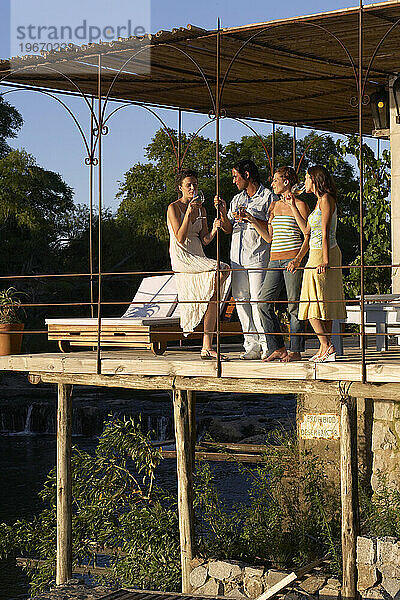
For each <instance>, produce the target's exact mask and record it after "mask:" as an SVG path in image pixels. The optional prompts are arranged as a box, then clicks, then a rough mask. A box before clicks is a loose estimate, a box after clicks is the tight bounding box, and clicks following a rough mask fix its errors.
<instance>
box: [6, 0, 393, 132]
mask: <svg viewBox="0 0 400 600" xmlns="http://www.w3.org/2000/svg"><path fill="white" fill-rule="evenodd" d="M399 19H400V1H399V0H390V1H388V2H382V3H378V4H372V5H368V6H365V8H364V12H363V29H362V31H363V75H364V76H366V75H367V67H368V64H369V62H370V60H371V58H372V56H373V55H374V53H375V54H376V57H375V60H374V61H373V64H372V65H371V68H370V71H369V74H368V76H366V80H365V95H369V94H371V93H373V92H374V91H376V90H377V89H378V87H379V86H380V85H386V86H387V83H388V78H389V77H390V76H391V75H395V74H397V72H399V71H400V50H399V48H400V26H397V21H398V20H399ZM358 27H359V11H358V8H357V7H356V8H350V9H345V10H340V11H334V12H329V13H321V14H317V15H310V16H305V17H298V18H291V19H283V20H279V21H271V22H265V23H256V24H252V25H245V26H242V27H236V28H226V29H224V28H222V29H221V63H220V64H221V80H220V83H222V81H223V79H224V77H225V75H226V79H225V83H224V89H223V93H222V96H221V111H222V114H223V116H226V117H227V118H229V117H230V118H240V119H243V118H254V119H262V120H263V119H266V120H273V121H275V122H278V123H288V124H296V125H299V126H301V125H303V126H310V127H314V128H317V129H323V130H327V131H333V132H338V133H352V132H357V131H358V110H357V106H356V104H357V102H356V98H357V93H358V92H357V85H356V80H355V71H357V69H358V59H359V57H358V48H359V36H358V30H359V29H358ZM391 28H393V29H392V31H391V32H390V33H388V32H389V30H390V29H391ZM385 36H386V38H385ZM383 38H385V39H384V41H383V42H382V40H383ZM216 40H217V32H216V30H213V31H206V30H204V29H200V28H198V27H195V26H193V25H188V26H186V27H180V28H177V29H173V30H172V31H159V32H158V33H156V34H154V35H147V36H144V37H141V38H137V37H131V38H127V39H120V40H118V41H115V42H107V43H101V44H91V45H88V46H82V47H78V46H74V47H72V48H69V49H67V50H62V51H53V52H49V53H45V54H43V56H35V57H32V56H26V57H17V58H14V59H13V60H12V62H10V61H2V62H0V78H1V79H2V80H3V83H6V82H9V83H13V84H16V85H21V84H23V85H29V86H34V87H35V88H42V89H44V90H50V89H51V90H58V91H64V92H65V91H68V92H71V93H78V92H79V91H81V92H82V93H84V94H86V95H87V96H88V97H89V96H91V95H97V93H98V65H99V55H101V65H102V68H101V92H102V95H103V97H106V96H107V95H109V97H110V98H112V99H115V100H118V101H128V102H140V103H146V104H148V105H158V106H165V107H171V108H181V109H184V110H193V111H196V112H201V113H205V114H207V115H208V114H210V115H211V116H212V114H213V113H214V112H215V106H214V104H215V87H216ZM137 53H138V54H137ZM135 54H137V55H136V57H135V58H132V57H133V56H134V55H135ZM147 59H149V60H150V70H149V72H148V73H139V72H138V71H140V69H142V68H143V65H144V63H145V61H146V60H147ZM232 61H233V62H232ZM228 70H229V73H227V71H228ZM116 76H117V77H116ZM114 80H115V81H114ZM113 81H114V83H113V85H112V88H111V89H110V86H111V83H112V82H113ZM212 96H214V98H212ZM367 102H368V98H366V103H367ZM363 122H364V131H365V133H367V134H370V133H371V131H372V129H373V123H372V119H371V116H370V107H369V106H368V105H367V104H366V105H365V106H364V107H363Z"/></svg>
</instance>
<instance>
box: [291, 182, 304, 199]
mask: <svg viewBox="0 0 400 600" xmlns="http://www.w3.org/2000/svg"><path fill="white" fill-rule="evenodd" d="M290 191H291V192H292V194H294V195H295V196H300V195H301V194H304V192H305V191H306V184H305V183H295V184H294V185H292V188H291V190H290Z"/></svg>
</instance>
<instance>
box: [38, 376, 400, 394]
mask: <svg viewBox="0 0 400 600" xmlns="http://www.w3.org/2000/svg"><path fill="white" fill-rule="evenodd" d="M30 374H31V375H37V376H40V379H41V381H42V382H43V383H63V384H72V385H95V386H102V387H119V388H128V389H139V390H171V389H176V390H193V391H199V392H235V393H237V394H304V393H307V394H323V395H324V396H338V395H339V396H340V393H341V389H342V387H343V383H342V382H341V381H340V380H337V381H320V380H315V379H308V380H301V379H297V380H290V379H239V378H234V377H220V378H216V377H183V376H175V377H174V376H172V375H162V376H160V375H96V374H92V373H82V374H76V373H48V372H41V371H36V370H35V371H31V372H30ZM338 377H339V374H338ZM35 380H36V381H37V379H35ZM346 388H347V391H348V392H349V393H351V394H352V395H353V396H354V397H356V398H372V399H373V400H395V401H399V400H400V384H399V383H361V382H358V381H353V382H351V381H350V382H348V381H347V382H346Z"/></svg>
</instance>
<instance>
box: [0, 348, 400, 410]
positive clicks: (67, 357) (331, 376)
mask: <svg viewBox="0 0 400 600" xmlns="http://www.w3.org/2000/svg"><path fill="white" fill-rule="evenodd" d="M223 351H224V352H225V353H226V354H227V355H228V357H229V359H230V360H229V361H227V362H223V363H222V371H221V377H220V378H217V376H216V375H217V373H216V363H215V361H204V360H201V358H200V356H199V350H198V348H173V349H169V350H167V351H166V352H165V354H163V355H162V356H154V355H153V354H152V353H151V352H149V351H146V350H140V349H131V350H119V349H117V350H104V351H102V353H101V375H98V374H97V372H96V352H94V351H81V352H70V353H58V352H57V353H44V354H26V355H14V356H4V357H0V370H10V371H20V372H28V373H30V374H31V381H32V382H33V383H34V382H36V381H35V377H37V378H39V377H40V379H41V381H47V382H49V381H52V382H60V383H74V384H77V385H107V386H110V387H133V388H140V387H141V388H142V389H168V388H173V387H177V388H180V389H197V390H202V389H204V390H208V391H212V390H215V391H230V392H232V391H237V392H246V393H249V392H252V391H253V392H265V391H269V392H270V393H274V392H275V393H285V392H286V393H296V392H302V391H309V392H311V391H315V392H317V393H320V392H321V393H335V392H336V393H337V389H338V385H339V384H340V385H343V384H346V383H348V384H352V386H353V389H352V392H354V391H355V389H361V388H360V386H357V388H354V385H353V384H356V383H357V382H361V381H362V366H361V354H360V350H359V348H356V347H355V345H354V344H353V346H349V344H347V347H346V348H345V355H344V356H343V357H338V359H337V361H336V362H333V363H322V364H315V363H312V362H309V361H308V360H307V358H309V357H310V356H311V355H312V354H313V352H315V350H313V349H309V350H307V352H306V353H305V354H304V355H303V360H301V361H299V362H293V363H281V362H273V363H263V362H261V361H259V360H252V361H243V360H240V359H239V354H240V352H239V350H238V346H236V347H226V348H225V347H224V348H223ZM366 358H367V361H366V362H367V368H366V382H367V384H373V386H372V385H371V386H370V387H371V390H373V389H375V390H377V389H378V388H379V389H380V391H381V392H382V390H383V386H384V385H385V384H386V387H387V386H388V384H399V383H400V347H398V346H394V345H393V346H390V348H389V350H388V351H386V352H377V351H376V350H375V349H374V345H373V340H371V341H370V347H369V349H368V350H367V353H366ZM38 381H39V379H37V382H38ZM376 384H379V385H376ZM361 385H364V386H365V385H366V384H365V383H364V384H361ZM397 387H398V389H399V390H400V386H394V385H391V386H390V389H391V390H392V391H393V390H394V389H396V390H397ZM366 389H367V388H366ZM388 389H389V388H388ZM391 394H392V392H391ZM362 395H363V396H365V393H363V394H362ZM371 397H377V396H376V394H375V393H373V394H372V396H371ZM381 397H384V396H381ZM396 398H399V399H400V391H399V392H398V393H396Z"/></svg>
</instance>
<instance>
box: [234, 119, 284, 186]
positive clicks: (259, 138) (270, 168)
mask: <svg viewBox="0 0 400 600" xmlns="http://www.w3.org/2000/svg"><path fill="white" fill-rule="evenodd" d="M228 119H232V120H233V121H237V122H238V123H241V124H242V125H244V126H245V127H247V128H248V129H250V131H252V132H253V133H254V135H255V136H256V138H257V139H258V141H259V142H260V143H261V145H262V147H263V149H264V152H265V154H266V155H267V158H268V162H269V170H270V172H271V175H273V171H272V160H271V157H270V155H269V152H268V150H267V147H266V145H265V144H264V140H263V139H262V137H261V136H260V135H259V134H258V133H257V131H256V130H255V129H254V128H253V127H251V125H249V124H248V123H246V122H245V121H242V119H239V118H238V117H228Z"/></svg>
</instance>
